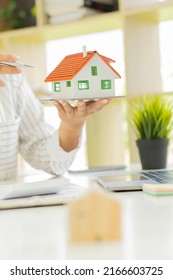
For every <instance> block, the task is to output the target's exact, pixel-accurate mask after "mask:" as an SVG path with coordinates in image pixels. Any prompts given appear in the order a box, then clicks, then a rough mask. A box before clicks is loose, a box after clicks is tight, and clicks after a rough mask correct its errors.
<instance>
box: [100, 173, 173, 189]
mask: <svg viewBox="0 0 173 280" xmlns="http://www.w3.org/2000/svg"><path fill="white" fill-rule="evenodd" d="M97 181H98V182H99V184H100V185H101V186H102V187H103V188H104V189H107V190H110V191H131V190H142V186H143V185H144V184H173V170H166V169H160V170H151V171H148V170H147V171H139V172H130V171H125V172H116V173H115V174H113V175H104V176H98V177H97Z"/></svg>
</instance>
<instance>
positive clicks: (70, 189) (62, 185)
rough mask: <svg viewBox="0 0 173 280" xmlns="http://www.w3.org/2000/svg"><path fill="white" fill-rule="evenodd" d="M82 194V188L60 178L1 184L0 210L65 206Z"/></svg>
mask: <svg viewBox="0 0 173 280" xmlns="http://www.w3.org/2000/svg"><path fill="white" fill-rule="evenodd" d="M83 192H84V188H82V187H81V186H78V185H74V184H72V183H71V182H70V180H69V179H67V178H65V177H62V176H60V177H52V178H50V179H47V180H41V181H35V182H34V181H33V182H16V183H8V184H7V182H4V183H3V182H1V183H0V209H10V208H23V207H33V206H46V205H57V204H65V203H67V202H69V201H71V200H72V199H75V198H77V197H79V196H80V195H81V194H82V193H83Z"/></svg>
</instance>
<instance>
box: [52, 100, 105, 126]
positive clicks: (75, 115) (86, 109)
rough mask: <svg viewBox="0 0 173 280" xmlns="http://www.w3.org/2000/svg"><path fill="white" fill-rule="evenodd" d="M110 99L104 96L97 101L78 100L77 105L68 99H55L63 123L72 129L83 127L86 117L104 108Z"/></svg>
mask: <svg viewBox="0 0 173 280" xmlns="http://www.w3.org/2000/svg"><path fill="white" fill-rule="evenodd" d="M109 101H110V99H109V98H104V99H99V100H97V101H88V102H85V101H84V100H78V102H77V106H75V107H73V106H71V105H70V104H69V103H68V102H67V101H66V100H62V101H57V100H56V101H54V104H55V106H56V108H57V109H58V113H59V117H60V119H61V121H62V123H63V124H64V125H65V126H66V127H67V128H68V129H70V130H73V131H74V129H75V128H79V127H83V125H84V123H85V120H86V118H87V117H88V116H89V115H92V114H94V113H96V112H98V111H100V110H101V109H103V108H104V107H105V106H106V105H107V104H108V103H109Z"/></svg>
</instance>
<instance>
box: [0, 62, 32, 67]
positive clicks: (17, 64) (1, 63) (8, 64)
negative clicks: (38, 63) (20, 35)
mask: <svg viewBox="0 0 173 280" xmlns="http://www.w3.org/2000/svg"><path fill="white" fill-rule="evenodd" d="M0 65H2V66H13V67H21V68H34V66H32V65H29V64H25V63H22V62H7V61H0Z"/></svg>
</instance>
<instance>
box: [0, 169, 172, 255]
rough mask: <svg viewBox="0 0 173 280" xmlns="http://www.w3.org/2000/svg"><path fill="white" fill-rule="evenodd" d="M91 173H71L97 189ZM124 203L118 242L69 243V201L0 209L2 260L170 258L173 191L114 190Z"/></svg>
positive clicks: (90, 187)
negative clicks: (165, 194) (158, 193)
mask: <svg viewBox="0 0 173 280" xmlns="http://www.w3.org/2000/svg"><path fill="white" fill-rule="evenodd" d="M96 175H98V173H97V174H91V175H87V174H85V175H78V176H77V175H70V179H71V181H72V182H74V183H78V184H80V185H82V186H84V187H85V188H88V189H95V188H100V186H99V184H98V183H96V181H95V176H96ZM111 195H112V196H114V197H117V199H119V200H120V203H121V207H122V215H121V222H122V237H121V240H120V241H106V242H101V241H98V242H90V243H83V244H81V243H80V244H79V243H78V244H70V242H69V236H68V205H57V206H47V207H35V208H25V209H15V210H0V259H1V260H9V259H11V260H17V259H20V260H37V259H38V260H50V259H51V260H53V259H54V260H55V259H60V260H65V259H68V260H73V259H74V260H76V259H80V260H87V259H88V260H90V259H95V260H99V259H112V260H113V259H118V260H130V259H132V260H135V259H136V260H137V259H139V260H140V259H143V260H144V259H146V260H150V259H154V260H159V259H162V260H168V259H169V260H170V259H173V196H168V197H152V196H150V195H148V194H145V193H143V192H142V191H133V192H123V193H112V194H111Z"/></svg>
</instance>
